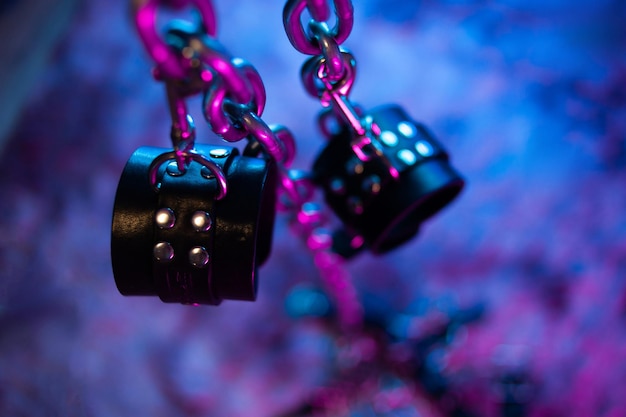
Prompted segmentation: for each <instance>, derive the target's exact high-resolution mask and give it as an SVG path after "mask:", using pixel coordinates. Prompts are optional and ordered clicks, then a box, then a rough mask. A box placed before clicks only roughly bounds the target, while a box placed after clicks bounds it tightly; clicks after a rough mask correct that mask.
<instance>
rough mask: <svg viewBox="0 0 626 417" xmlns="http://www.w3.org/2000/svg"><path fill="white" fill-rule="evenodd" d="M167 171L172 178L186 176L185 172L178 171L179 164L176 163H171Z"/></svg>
mask: <svg viewBox="0 0 626 417" xmlns="http://www.w3.org/2000/svg"><path fill="white" fill-rule="evenodd" d="M165 171H166V172H167V173H168V174H169V175H171V176H172V177H180V176H181V175H183V174H184V172H180V171H179V170H178V164H177V163H176V162H170V163H169V164H167V168H165Z"/></svg>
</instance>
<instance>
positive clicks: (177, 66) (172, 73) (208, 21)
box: [132, 0, 216, 79]
mask: <svg viewBox="0 0 626 417" xmlns="http://www.w3.org/2000/svg"><path fill="white" fill-rule="evenodd" d="M161 5H164V6H169V7H171V8H175V9H180V8H182V7H185V6H189V5H193V6H195V7H196V8H197V9H198V10H199V12H200V16H201V18H202V29H203V30H204V31H205V32H206V33H207V34H209V35H210V36H215V33H216V19H215V11H214V9H213V5H212V3H211V2H210V1H208V0H169V1H164V0H133V1H132V7H133V13H134V16H135V25H136V26H137V31H138V32H139V37H140V38H141V40H142V41H143V44H144V46H145V48H146V49H147V50H148V53H149V54H150V56H151V57H152V59H153V60H154V61H155V63H156V65H157V68H158V70H159V72H160V73H161V75H162V76H165V77H169V78H177V79H181V78H184V77H185V76H186V72H187V69H186V68H185V67H184V66H183V65H182V63H181V59H180V57H179V56H178V55H177V54H176V53H175V52H174V51H173V50H172V49H170V47H169V46H168V45H167V44H166V43H165V41H163V39H162V37H161V36H160V35H159V34H158V32H157V29H156V21H157V9H158V7H159V6H161Z"/></svg>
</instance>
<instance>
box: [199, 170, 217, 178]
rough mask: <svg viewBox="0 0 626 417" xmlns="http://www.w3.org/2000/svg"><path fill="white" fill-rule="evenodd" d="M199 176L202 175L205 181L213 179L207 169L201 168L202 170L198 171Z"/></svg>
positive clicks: (213, 175) (212, 175)
mask: <svg viewBox="0 0 626 417" xmlns="http://www.w3.org/2000/svg"><path fill="white" fill-rule="evenodd" d="M200 175H202V177H203V178H204V179H207V180H212V179H214V178H215V174H214V173H213V172H212V171H211V170H210V169H209V168H207V167H202V169H201V170H200Z"/></svg>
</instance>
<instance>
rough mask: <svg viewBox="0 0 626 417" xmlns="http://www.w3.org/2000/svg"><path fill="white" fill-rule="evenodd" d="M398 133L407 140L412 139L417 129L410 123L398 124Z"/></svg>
mask: <svg viewBox="0 0 626 417" xmlns="http://www.w3.org/2000/svg"><path fill="white" fill-rule="evenodd" d="M398 131H400V133H402V134H403V135H404V136H406V137H407V138H412V137H413V136H415V135H416V134H417V129H416V128H415V125H414V124H413V123H410V122H400V123H398Z"/></svg>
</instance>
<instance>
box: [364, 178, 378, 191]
mask: <svg viewBox="0 0 626 417" xmlns="http://www.w3.org/2000/svg"><path fill="white" fill-rule="evenodd" d="M362 187H363V191H365V192H367V193H372V194H378V193H379V192H380V189H381V181H380V177H379V176H378V175H370V176H369V177H367V178H365V179H364V180H363V183H362Z"/></svg>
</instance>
